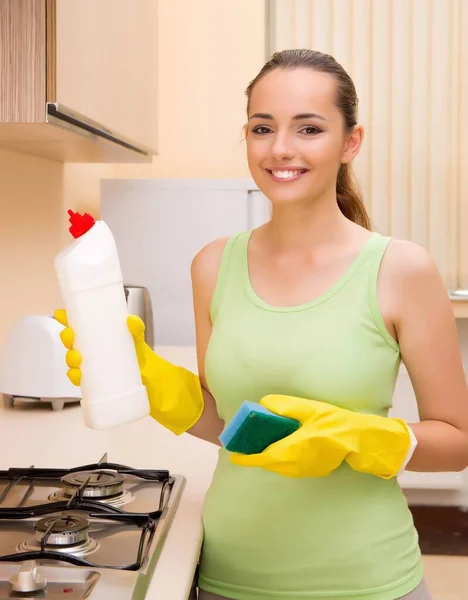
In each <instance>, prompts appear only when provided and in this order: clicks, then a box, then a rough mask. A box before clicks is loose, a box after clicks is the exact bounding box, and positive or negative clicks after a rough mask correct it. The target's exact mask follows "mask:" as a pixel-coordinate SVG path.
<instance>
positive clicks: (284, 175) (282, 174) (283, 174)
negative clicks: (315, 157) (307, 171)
mask: <svg viewBox="0 0 468 600" xmlns="http://www.w3.org/2000/svg"><path fill="white" fill-rule="evenodd" d="M272 173H273V175H274V176H275V177H278V178H279V179H292V178H293V177H297V176H298V175H300V173H301V171H274V170H273V171H272Z"/></svg>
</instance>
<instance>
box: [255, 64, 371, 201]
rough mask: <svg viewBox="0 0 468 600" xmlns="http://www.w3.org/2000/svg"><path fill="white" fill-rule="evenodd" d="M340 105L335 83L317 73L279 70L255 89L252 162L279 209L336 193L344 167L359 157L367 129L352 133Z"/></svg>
mask: <svg viewBox="0 0 468 600" xmlns="http://www.w3.org/2000/svg"><path fill="white" fill-rule="evenodd" d="M335 102H336V83H335V80H334V78H333V77H332V76H331V75H329V74H328V73H320V72H318V71H314V70H312V69H303V68H298V69H289V70H283V69H276V70H275V71H272V72H270V73H268V74H267V75H265V76H264V77H262V78H261V79H260V80H259V81H258V83H257V84H256V85H255V86H254V88H253V90H252V94H251V97H250V106H249V115H248V116H249V120H248V124H247V126H246V140H247V159H248V163H249V168H250V171H251V173H252V177H253V179H254V181H255V183H256V184H257V185H258V187H259V188H260V190H261V191H262V192H263V193H264V194H265V195H266V196H267V197H268V198H269V199H270V200H271V201H272V202H273V203H279V202H292V201H311V200H314V199H315V198H318V197H321V196H322V195H323V194H326V192H327V191H328V190H330V189H331V190H335V186H336V177H337V173H338V169H339V167H340V164H342V163H346V162H351V160H352V159H353V158H354V157H355V156H356V155H357V153H358V151H359V147H360V144H361V141H362V128H361V127H360V126H356V127H355V128H354V130H353V132H352V133H349V132H348V133H347V132H346V131H345V126H344V121H343V117H342V115H341V113H340V111H339V109H338V108H337V106H336V103H335ZM333 193H334V192H333Z"/></svg>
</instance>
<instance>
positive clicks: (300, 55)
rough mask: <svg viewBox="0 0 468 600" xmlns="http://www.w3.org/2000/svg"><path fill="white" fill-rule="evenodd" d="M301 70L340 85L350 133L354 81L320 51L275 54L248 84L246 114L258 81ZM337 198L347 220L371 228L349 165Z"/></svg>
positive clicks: (341, 177) (354, 114)
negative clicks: (317, 73)
mask: <svg viewBox="0 0 468 600" xmlns="http://www.w3.org/2000/svg"><path fill="white" fill-rule="evenodd" d="M299 68H309V69H314V70H315V71H320V72H322V73H329V74H330V75H332V76H333V77H334V78H335V81H336V84H337V99H336V105H337V106H338V108H339V109H340V111H341V114H342V115H343V119H344V122H345V127H346V130H347V131H351V129H352V128H353V127H354V126H355V125H356V123H357V107H358V97H357V94H356V88H355V87H354V83H353V80H352V79H351V77H350V76H349V75H348V73H347V72H346V71H345V70H344V69H343V67H342V66H341V65H340V64H339V63H338V62H337V61H336V60H335V59H334V58H333V56H330V55H329V54H323V53H322V52H318V51H317V50H309V49H299V50H282V51H281V52H275V54H273V56H272V57H271V58H270V60H269V61H268V62H267V63H266V64H265V65H264V66H263V67H262V69H261V70H260V72H259V73H258V75H257V76H256V77H255V78H254V79H253V80H252V81H251V82H250V83H249V85H248V87H247V89H246V91H245V93H246V96H247V98H248V100H247V113H248V112H249V105H250V97H251V94H252V90H253V88H254V86H255V84H256V83H257V82H258V81H259V79H261V78H262V77H263V76H264V75H266V74H267V73H270V72H271V71H274V70H275V69H299ZM336 199H337V202H338V206H339V208H340V210H341V212H342V213H343V214H344V216H345V217H347V218H348V219H350V220H351V221H354V222H355V223H357V224H358V225H361V226H362V227H365V228H366V229H369V230H370V229H371V223H370V219H369V216H368V214H367V211H366V209H365V207H364V204H363V201H362V196H361V192H360V189H359V186H358V184H357V182H356V179H355V177H354V173H353V169H352V166H351V165H350V164H342V165H341V166H340V168H339V170H338V176H337V179H336Z"/></svg>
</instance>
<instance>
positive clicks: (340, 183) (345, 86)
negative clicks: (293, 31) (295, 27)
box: [246, 51, 371, 229]
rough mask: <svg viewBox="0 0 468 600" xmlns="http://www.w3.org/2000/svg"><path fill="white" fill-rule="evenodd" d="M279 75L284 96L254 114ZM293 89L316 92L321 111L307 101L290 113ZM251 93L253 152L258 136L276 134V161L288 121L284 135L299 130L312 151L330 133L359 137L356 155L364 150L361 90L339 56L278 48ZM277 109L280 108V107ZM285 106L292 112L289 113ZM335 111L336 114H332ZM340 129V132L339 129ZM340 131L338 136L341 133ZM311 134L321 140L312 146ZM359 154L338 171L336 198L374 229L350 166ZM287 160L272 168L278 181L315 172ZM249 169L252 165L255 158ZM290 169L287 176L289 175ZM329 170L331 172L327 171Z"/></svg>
mask: <svg viewBox="0 0 468 600" xmlns="http://www.w3.org/2000/svg"><path fill="white" fill-rule="evenodd" d="M304 69H305V70H306V71H307V76H306V77H304ZM269 73H271V75H272V76H271V77H268V79H267V81H265V76H266V75H267V74H269ZM330 75H332V76H333V79H331V78H330ZM275 78H276V81H275ZM278 78H279V79H281V82H282V85H283V86H284V87H283V90H282V93H283V97H282V96H281V94H277V93H276V91H275V94H274V95H272V96H269V97H268V96H266V97H268V99H269V101H271V102H270V105H269V107H270V108H271V109H272V110H271V111H270V110H269V111H268V112H252V111H253V110H254V109H253V108H252V107H254V108H255V107H256V105H255V101H256V96H257V95H258V94H268V91H271V88H272V87H276V86H277V81H278ZM259 88H260V89H259ZM262 88H264V89H262ZM307 88H308V89H307ZM255 90H256V91H255ZM293 90H297V91H299V92H300V93H302V94H307V93H309V94H312V95H314V94H315V96H314V99H315V100H318V101H319V102H318V104H317V107H318V108H319V109H320V110H317V112H309V111H308V112H304V111H303V110H302V109H303V108H304V107H303V105H301V104H299V105H298V106H297V109H298V111H299V112H298V113H297V114H291V113H290V112H288V111H290V110H291V108H292V106H291V104H290V102H291V92H292V91H293ZM246 95H247V97H248V102H247V114H248V118H249V120H248V124H247V125H246V134H247V142H248V155H250V154H251V153H255V150H256V148H257V147H258V146H255V139H256V138H257V137H258V136H267V135H269V134H275V132H276V138H275V144H276V145H275V148H276V149H275V150H273V152H272V153H271V154H270V160H272V159H273V160H274V159H275V157H276V153H277V152H278V150H279V152H280V154H281V140H280V141H279V144H280V146H278V145H277V144H278V137H279V136H280V135H281V132H280V131H279V128H281V129H283V126H284V125H286V129H285V132H284V135H286V133H287V132H288V129H289V130H290V133H294V134H296V136H297V141H298V143H300V142H301V138H302V142H303V143H302V145H303V146H304V144H306V145H308V154H309V155H311V154H312V153H313V152H314V151H315V153H316V154H317V153H321V152H322V149H323V145H320V142H322V140H320V138H321V137H322V138H323V137H324V136H326V135H327V134H330V133H335V138H334V141H335V142H336V141H337V140H339V139H340V137H341V138H343V137H344V136H346V135H347V134H352V138H353V139H352V140H351V139H350V140H349V141H350V142H351V143H352V142H354V152H355V154H357V153H358V152H359V148H360V145H361V143H362V137H363V134H364V132H363V128H362V127H361V126H360V125H358V122H357V118H358V115H357V107H358V98H357V93H356V89H355V87H354V83H353V81H352V79H351V78H350V77H349V75H348V74H347V73H346V72H345V71H344V69H342V68H341V66H340V65H339V64H338V63H337V62H336V61H335V60H334V59H333V57H331V56H328V55H326V54H321V53H319V52H307V53H304V52H302V53H301V52H297V51H293V52H278V53H276V54H275V55H273V57H272V58H271V59H270V61H268V63H266V65H265V66H264V67H263V69H262V70H261V71H260V73H259V74H258V75H257V77H256V78H255V79H254V80H253V81H252V82H251V83H250V84H249V86H248V87H247V90H246ZM330 96H331V97H330ZM263 97H265V96H263ZM331 100H332V101H331ZM273 108H275V110H274V111H273ZM285 109H286V112H287V114H285ZM330 110H331V111H332V113H333V114H329V113H330ZM285 119H286V120H285ZM337 128H338V131H336V129H337ZM330 130H332V131H330ZM333 130H334V131H333ZM249 133H250V134H251V135H250V138H249V137H248V134H249ZM337 133H338V136H336V134H337ZM271 137H272V136H270V138H271ZM311 137H317V138H318V139H319V143H318V144H317V143H315V144H314V145H313V146H312V145H311V144H310V138H311ZM350 137H351V136H350ZM284 142H287V140H283V143H284ZM289 142H290V143H293V140H289ZM271 143H272V141H271V139H270V144H271ZM262 148H263V150H264V151H268V146H267V145H266V144H263V146H262ZM283 150H284V148H283ZM355 154H352V153H350V154H349V156H348V157H347V158H348V160H346V159H345V160H344V161H342V162H341V164H340V165H339V169H338V175H336V173H334V172H333V173H332V175H333V177H335V178H336V180H337V185H336V196H337V200H338V205H339V207H340V209H341V211H342V212H343V214H344V215H345V216H347V217H348V218H349V219H351V220H352V221H355V222H356V223H359V224H360V225H362V226H363V227H365V228H366V229H370V228H371V227H370V221H369V217H368V215H367V212H366V210H365V208H364V205H363V202H362V199H361V196H360V192H359V187H358V185H357V183H356V181H355V179H354V176H353V172H352V167H351V164H350V163H351V160H352V159H353V158H354V156H355ZM253 158H254V157H253ZM304 158H305V159H306V158H307V157H304ZM285 161H287V156H281V157H280V158H279V159H278V160H277V161H275V162H276V163H277V164H275V169H274V172H273V169H267V171H268V172H269V173H270V175H272V177H273V179H274V180H275V181H292V180H296V179H298V178H299V176H300V175H301V174H302V175H303V174H305V173H307V172H309V171H310V169H309V168H308V166H307V165H304V166H303V167H297V166H296V165H287V166H281V163H284V162H285ZM249 167H250V168H252V167H251V165H250V161H249ZM288 167H289V173H288ZM285 172H286V174H287V175H285ZM323 174H324V176H326V173H323ZM252 175H253V173H252ZM254 178H255V177H254ZM306 185H307V184H306ZM267 195H268V194H267ZM268 197H269V196H268Z"/></svg>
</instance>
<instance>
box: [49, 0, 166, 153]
mask: <svg viewBox="0 0 468 600" xmlns="http://www.w3.org/2000/svg"><path fill="white" fill-rule="evenodd" d="M157 6H158V3H157V0H137V1H136V2H129V1H128V0H48V25H49V27H51V28H52V31H51V30H49V37H50V36H51V35H52V36H53V35H54V33H55V36H54V37H55V43H56V48H55V58H56V62H55V65H54V66H55V69H54V72H53V73H51V72H50V68H51V67H52V65H51V64H49V65H48V67H49V69H48V71H49V73H48V75H49V82H48V83H49V85H48V100H49V101H53V102H57V103H59V104H63V105H64V106H66V107H68V108H69V109H71V110H73V111H74V112H78V113H81V114H82V115H84V116H85V117H86V118H87V119H89V120H93V121H95V122H97V123H99V124H100V125H101V126H104V127H105V128H108V129H109V130H110V131H111V132H114V133H118V134H120V135H121V136H122V137H123V138H127V139H128V140H130V141H133V142H137V143H138V144H141V145H143V146H146V147H148V148H150V149H152V150H156V147H157V131H156V125H157V121H156V114H157V113H156V111H157V103H156V92H157V49H156V43H157ZM54 11H55V20H54V14H53V13H54ZM54 22H55V25H54ZM54 27H55V32H53V28H54Z"/></svg>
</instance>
